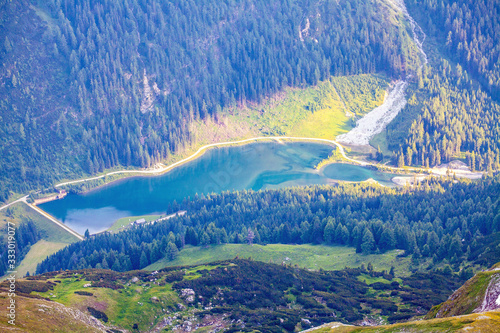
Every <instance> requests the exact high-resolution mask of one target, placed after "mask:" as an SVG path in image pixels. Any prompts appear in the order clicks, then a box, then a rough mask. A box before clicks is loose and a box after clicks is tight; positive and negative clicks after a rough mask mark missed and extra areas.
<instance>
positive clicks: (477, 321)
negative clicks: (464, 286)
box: [310, 311, 500, 333]
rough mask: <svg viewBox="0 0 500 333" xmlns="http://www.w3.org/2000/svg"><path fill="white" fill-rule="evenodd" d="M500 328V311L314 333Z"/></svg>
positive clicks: (485, 332) (336, 326) (483, 330)
mask: <svg viewBox="0 0 500 333" xmlns="http://www.w3.org/2000/svg"><path fill="white" fill-rule="evenodd" d="M499 327H500V311H490V312H484V313H474V314H470V315H466V316H460V317H451V318H440V319H430V320H421V321H411V322H408V323H400V324H393V325H383V326H371V327H366V326H365V327H359V326H347V325H342V324H338V323H330V324H326V325H323V326H321V327H319V328H317V329H315V330H312V331H310V332H314V333H358V332H360V333H393V332H394V333H396V332H415V333H416V332H419V333H426V332H429V333H430V332H433V333H435V332H436V333H437V332H481V333H490V332H491V333H496V332H498V328H499Z"/></svg>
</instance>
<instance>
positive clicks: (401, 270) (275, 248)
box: [145, 244, 410, 276]
mask: <svg viewBox="0 0 500 333" xmlns="http://www.w3.org/2000/svg"><path fill="white" fill-rule="evenodd" d="M398 253H399V251H398V250H394V251H390V252H387V253H385V254H381V255H376V254H372V255H363V254H357V253H356V250H355V249H354V248H349V247H342V246H324V245H284V244H269V245H265V246H262V245H257V244H255V245H253V246H249V245H246V244H225V245H218V246H210V247H208V248H202V247H186V248H184V249H183V250H182V251H180V252H179V255H178V257H177V258H176V259H175V260H173V261H167V260H165V259H161V260H159V261H157V262H156V263H154V264H151V265H149V266H148V267H146V268H145V269H146V270H158V269H161V268H164V267H169V266H182V265H198V264H202V263H208V262H212V261H217V260H226V259H232V258H235V257H236V256H238V257H239V258H248V257H251V258H252V259H253V260H258V261H263V262H271V263H277V264H280V263H282V262H285V263H287V264H289V265H298V266H299V267H304V268H308V269H320V268H322V269H325V270H338V269H343V268H344V267H346V266H347V267H359V266H361V264H364V265H365V266H366V265H367V263H369V262H371V263H372V265H373V266H374V269H375V270H390V268H391V266H394V267H396V271H395V272H396V274H397V275H399V276H406V275H409V274H410V269H409V265H410V258H408V257H407V258H397V255H398ZM287 258H288V259H287Z"/></svg>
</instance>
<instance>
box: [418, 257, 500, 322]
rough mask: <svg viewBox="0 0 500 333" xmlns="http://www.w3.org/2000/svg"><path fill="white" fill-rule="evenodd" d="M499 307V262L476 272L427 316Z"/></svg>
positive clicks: (444, 315)
mask: <svg viewBox="0 0 500 333" xmlns="http://www.w3.org/2000/svg"><path fill="white" fill-rule="evenodd" d="M499 309H500V264H497V265H495V266H493V267H492V268H491V269H489V270H486V271H483V272H479V273H477V274H476V275H475V276H474V277H473V278H471V279H470V280H469V281H467V282H466V283H465V284H464V285H463V286H462V287H461V288H460V289H458V290H457V291H456V292H454V293H453V295H451V296H450V298H449V299H448V300H447V301H446V302H444V303H442V304H440V305H437V306H435V307H434V308H433V309H432V311H431V312H429V314H428V315H427V316H426V317H427V318H446V317H453V316H461V315H467V314H471V313H477V312H485V311H492V310H499Z"/></svg>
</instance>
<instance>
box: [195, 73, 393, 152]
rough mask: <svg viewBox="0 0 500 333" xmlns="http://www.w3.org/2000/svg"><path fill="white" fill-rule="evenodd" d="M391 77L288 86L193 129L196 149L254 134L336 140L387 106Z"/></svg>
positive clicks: (358, 77) (366, 76)
mask: <svg viewBox="0 0 500 333" xmlns="http://www.w3.org/2000/svg"><path fill="white" fill-rule="evenodd" d="M387 86H388V79H387V78H386V77H384V76H382V75H376V74H362V75H353V76H346V77H332V78H331V79H330V80H327V81H323V82H319V83H318V84H317V85H316V86H313V87H307V88H304V89H299V88H286V89H285V90H284V91H282V92H280V93H278V94H276V95H274V96H271V97H268V98H266V99H265V100H264V101H263V102H262V103H260V104H252V103H248V104H247V105H245V106H242V107H236V108H232V109H227V110H225V112H224V113H223V115H221V116H219V117H218V119H217V120H212V119H209V120H207V121H204V122H201V121H199V122H195V123H194V125H193V126H191V133H192V136H193V137H194V140H193V141H194V146H201V145H203V144H208V143H214V142H221V141H228V140H237V139H245V138H249V137H252V136H261V135H270V136H280V135H282V136H299V137H300V136H302V137H314V138H323V139H334V138H335V137H336V136H337V135H339V134H342V133H345V132H347V131H349V130H350V129H351V128H352V127H353V126H354V125H355V122H354V121H353V120H354V117H350V116H354V115H356V117H362V116H363V115H364V114H366V113H367V112H369V111H371V110H372V109H374V108H375V107H377V106H379V105H380V104H382V103H383V100H384V96H385V89H386V88H387Z"/></svg>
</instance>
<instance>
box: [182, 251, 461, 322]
mask: <svg viewBox="0 0 500 333" xmlns="http://www.w3.org/2000/svg"><path fill="white" fill-rule="evenodd" d="M231 262H232V263H233V264H236V265H230V266H226V265H223V266H222V267H219V268H216V269H213V270H210V271H202V272H201V273H202V277H200V278H198V279H194V280H191V279H190V280H184V281H181V282H177V283H175V284H174V286H173V288H174V289H176V290H178V291H180V290H181V289H183V288H191V289H193V290H194V291H195V293H196V295H198V296H202V298H200V301H201V302H202V304H203V305H208V304H211V305H212V306H213V307H214V309H212V310H210V313H212V314H215V313H224V312H225V313H227V312H231V315H232V318H235V319H241V320H242V321H244V322H245V325H246V327H269V328H270V327H272V326H273V325H274V326H276V325H277V326H281V327H282V328H284V329H285V330H287V331H292V330H293V329H292V327H294V326H295V325H296V324H298V323H299V322H300V318H307V319H308V320H309V321H310V322H311V323H312V324H313V325H319V324H321V323H324V322H329V321H332V320H333V318H335V320H336V321H344V322H350V323H352V322H356V321H358V320H361V319H363V317H364V314H366V313H368V314H369V313H372V312H373V311H377V310H378V309H380V310H381V311H382V315H396V314H397V315H402V314H401V313H398V306H397V305H396V304H395V299H394V298H392V297H390V296H389V295H388V293H386V295H387V296H383V295H382V294H377V295H378V296H367V295H368V289H369V287H373V285H370V286H368V285H366V284H365V283H363V282H360V281H359V280H358V279H357V277H358V276H359V275H361V274H370V275H372V276H374V277H376V276H382V275H383V274H384V273H382V272H374V271H372V272H369V271H366V270H361V269H345V270H342V271H333V272H330V271H320V272H311V271H308V270H304V269H299V268H296V267H295V268H294V267H289V266H278V265H274V264H265V263H260V262H254V261H250V260H232V261H231ZM220 264H221V263H214V265H220ZM439 279H440V280H442V282H440V283H439V284H437V286H436V288H434V287H433V286H432V283H433V281H434V280H439ZM417 280H419V281H420V280H421V281H422V282H421V284H420V285H415V286H413V285H411V284H414V283H415V281H417ZM431 280H432V281H431ZM444 284H448V285H447V286H445V285H444ZM459 285H460V279H459V278H458V276H456V275H453V276H450V277H444V276H443V275H440V274H439V273H435V272H431V273H427V274H423V275H419V276H411V277H409V278H407V279H404V280H403V287H402V289H403V290H404V293H405V294H408V295H409V296H412V295H418V297H420V298H423V299H424V300H423V301H422V302H419V301H417V300H416V299H413V298H410V299H409V303H408V304H411V305H410V308H411V309H412V310H410V312H409V313H405V314H404V315H405V316H413V315H415V314H416V313H417V312H416V311H418V310H417V309H430V308H431V307H432V305H433V303H432V302H433V301H436V299H435V298H434V297H437V298H439V299H442V300H445V299H446V297H447V295H448V294H449V293H451V292H452V291H453V290H454V289H455V288H457V287H458V286H459ZM438 288H441V291H439V290H438ZM384 290H388V291H391V290H394V291H400V290H401V287H400V286H399V284H398V283H397V282H395V281H394V283H393V284H386V287H385V288H384ZM289 295H294V296H295V301H294V302H290V300H289V299H290V298H289ZM371 295H373V294H371ZM429 297H430V298H431V299H430V300H429V299H427V298H429ZM293 303H296V304H298V305H302V307H301V308H297V307H293V306H292V307H290V305H292V304H293ZM285 307H287V308H288V309H286V310H285ZM362 308H364V310H362ZM264 309H267V310H266V311H264ZM333 314H335V316H334V315H333ZM276 316H277V317H278V318H282V319H284V320H282V321H275V318H276ZM396 319H397V318H394V321H395V320H396ZM391 322H393V321H391ZM284 323H288V324H289V326H284V325H283V324H284ZM292 324H293V325H292ZM235 326H236V327H235V328H237V324H236V325H235ZM287 327H288V328H287Z"/></svg>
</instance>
